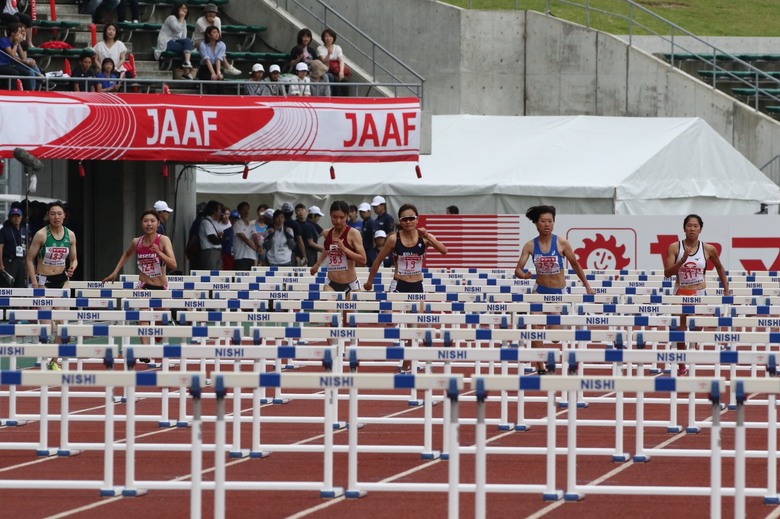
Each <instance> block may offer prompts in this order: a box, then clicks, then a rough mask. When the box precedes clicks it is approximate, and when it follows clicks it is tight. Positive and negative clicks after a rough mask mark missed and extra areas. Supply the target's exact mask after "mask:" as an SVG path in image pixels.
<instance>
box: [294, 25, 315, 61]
mask: <svg viewBox="0 0 780 519" xmlns="http://www.w3.org/2000/svg"><path fill="white" fill-rule="evenodd" d="M313 39H314V36H313V35H312V33H311V31H310V30H309V29H306V28H305V27H304V28H303V29H301V30H300V31H298V39H297V42H298V44H297V45H296V46H295V47H293V48H292V50H291V51H290V66H289V69H288V70H295V66H296V65H297V64H298V63H306V64H307V65H309V64H311V62H312V60H315V59H316V58H317V51H315V50H314V47H312V46H311V42H312V40H313Z"/></svg>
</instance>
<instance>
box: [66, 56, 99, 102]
mask: <svg viewBox="0 0 780 519" xmlns="http://www.w3.org/2000/svg"><path fill="white" fill-rule="evenodd" d="M70 77H71V78H75V79H78V78H93V77H95V71H94V69H93V68H92V54H91V53H89V52H82V53H81V56H79V65H78V66H77V67H76V68H75V69H74V70H73V72H72V73H71V75H70ZM70 84H71V88H72V89H73V91H74V92H94V91H95V83H94V82H90V81H86V80H82V81H71V83H70Z"/></svg>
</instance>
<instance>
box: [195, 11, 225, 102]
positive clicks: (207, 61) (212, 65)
mask: <svg viewBox="0 0 780 519" xmlns="http://www.w3.org/2000/svg"><path fill="white" fill-rule="evenodd" d="M203 36H204V38H205V39H204V40H203V43H201V44H200V47H199V49H198V50H199V51H200V67H199V68H198V79H200V80H201V81H222V80H223V79H225V76H224V75H223V74H222V60H223V59H224V58H225V52H226V48H225V42H223V41H219V38H220V34H219V29H217V28H216V27H214V26H213V25H212V26H210V27H207V28H206V32H205V33H204V34H203ZM205 90H206V93H209V94H216V93H218V92H219V86H218V85H216V84H214V83H208V84H206V88H205Z"/></svg>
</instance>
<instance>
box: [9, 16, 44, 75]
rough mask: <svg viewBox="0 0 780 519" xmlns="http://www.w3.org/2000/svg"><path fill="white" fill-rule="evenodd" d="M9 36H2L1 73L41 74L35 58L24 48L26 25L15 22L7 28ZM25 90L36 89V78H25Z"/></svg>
mask: <svg viewBox="0 0 780 519" xmlns="http://www.w3.org/2000/svg"><path fill="white" fill-rule="evenodd" d="M6 33H7V36H6V37H4V38H0V75H2V76H29V77H30V78H33V77H36V76H40V75H41V71H40V70H39V69H38V66H37V65H36V64H35V60H34V59H32V58H28V57H27V51H25V50H24V49H23V48H22V42H23V41H24V40H25V38H26V37H27V33H26V30H25V28H24V25H22V24H21V23H19V22H13V23H11V24H10V25H9V26H8V27H7V28H6ZM22 84H23V85H24V89H25V90H35V88H36V87H37V82H36V81H35V80H34V79H23V80H22Z"/></svg>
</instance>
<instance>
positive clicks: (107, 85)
mask: <svg viewBox="0 0 780 519" xmlns="http://www.w3.org/2000/svg"><path fill="white" fill-rule="evenodd" d="M95 77H96V78H98V79H102V80H104V81H97V82H96V83H95V90H96V91H97V92H116V91H117V90H119V83H118V82H117V81H111V80H112V79H119V74H117V73H116V72H115V71H114V60H112V59H111V58H106V59H104V60H103V62H102V63H101V65H100V72H98V75H97V76H95Z"/></svg>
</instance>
